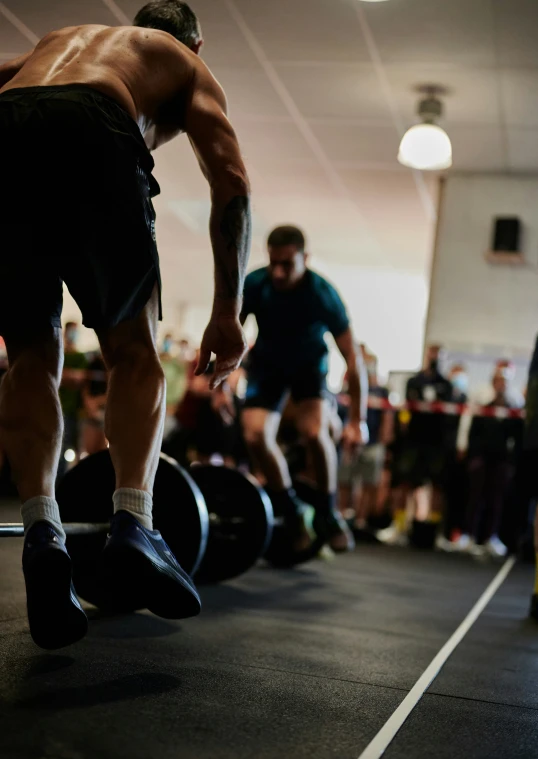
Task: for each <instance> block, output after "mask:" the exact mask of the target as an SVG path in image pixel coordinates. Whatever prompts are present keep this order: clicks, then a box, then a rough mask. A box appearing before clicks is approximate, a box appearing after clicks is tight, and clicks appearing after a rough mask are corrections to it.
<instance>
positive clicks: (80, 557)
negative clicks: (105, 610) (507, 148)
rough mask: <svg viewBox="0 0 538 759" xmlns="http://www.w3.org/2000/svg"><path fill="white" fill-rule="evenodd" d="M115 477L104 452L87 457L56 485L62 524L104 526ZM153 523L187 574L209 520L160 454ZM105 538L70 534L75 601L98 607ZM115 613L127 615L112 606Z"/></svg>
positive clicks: (180, 473)
mask: <svg viewBox="0 0 538 759" xmlns="http://www.w3.org/2000/svg"><path fill="white" fill-rule="evenodd" d="M115 485H116V477H115V474H114V467H113V466H112V461H111V459H110V454H109V452H108V450H106V451H100V452H99V453H96V454H94V455H92V456H88V457H86V458H84V459H82V461H81V462H80V463H79V464H77V466H75V467H74V468H73V469H71V470H70V471H69V472H67V474H66V475H65V476H64V477H63V478H62V480H61V481H60V483H59V485H58V487H57V491H56V498H57V500H58V503H59V506H60V513H61V516H62V520H63V521H65V522H108V521H109V520H110V518H111V517H112V514H113V511H114V509H113V503H112V495H113V493H114V490H115ZM153 521H154V527H155V529H156V530H160V532H161V534H162V536H163V538H164V539H165V541H166V542H167V543H168V545H169V547H170V549H171V551H172V552H173V554H174V555H175V556H176V558H177V560H178V561H179V563H180V564H181V566H182V567H183V569H184V570H185V571H186V572H188V573H189V574H193V573H194V572H195V571H196V569H197V567H198V565H199V564H200V561H201V558H202V556H203V554H204V551H205V547H206V545H207V535H208V530H209V519H208V514H207V509H206V506H205V502H204V499H203V496H202V494H201V493H200V490H199V488H198V487H197V485H196V484H195V483H194V481H193V480H192V478H191V477H190V476H189V474H188V473H187V472H186V471H185V470H184V469H182V468H181V467H180V466H179V464H177V462H175V461H174V460H173V459H170V458H169V457H168V456H165V455H164V454H161V457H160V460H159V466H158V469H157V475H156V478H155V486H154V491H153ZM105 541H106V534H101V535H70V536H69V537H68V538H67V548H68V550H69V553H70V555H71V559H72V561H73V580H74V583H75V588H76V590H77V592H78V594H79V595H80V596H81V598H84V599H85V600H86V601H89V602H90V603H92V604H94V605H95V606H99V607H101V608H102V607H104V606H106V605H107V604H106V603H105V601H104V598H103V596H102V593H101V590H100V588H99V583H98V579H97V568H98V559H99V554H100V553H101V551H102V549H103V547H104V544H105ZM114 610H115V611H128V610H129V609H121V608H120V607H119V606H117V607H115V609H114Z"/></svg>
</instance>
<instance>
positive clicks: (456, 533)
mask: <svg viewBox="0 0 538 759" xmlns="http://www.w3.org/2000/svg"><path fill="white" fill-rule="evenodd" d="M448 379H449V381H450V382H451V384H452V400H453V402H454V403H457V404H466V403H467V401H468V397H469V396H468V394H469V376H468V374H467V369H466V367H465V366H464V365H463V364H461V363H456V364H453V365H452V366H451V368H450V370H449V372H448ZM460 422H461V412H460V409H457V410H456V409H455V410H454V413H453V414H447V416H446V419H445V425H446V456H447V460H446V480H445V497H446V502H445V515H444V520H443V534H442V536H440V537H439V539H438V541H437V547H438V548H440V549H441V550H445V551H451V550H453V548H454V544H453V542H454V541H455V540H458V538H459V537H460V535H461V533H462V530H463V529H464V521H465V510H466V504H467V463H466V460H465V456H464V455H462V454H461V453H460V452H459V451H458V446H457V440H458V430H459V426H460Z"/></svg>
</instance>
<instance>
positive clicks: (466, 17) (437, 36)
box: [361, 0, 511, 66]
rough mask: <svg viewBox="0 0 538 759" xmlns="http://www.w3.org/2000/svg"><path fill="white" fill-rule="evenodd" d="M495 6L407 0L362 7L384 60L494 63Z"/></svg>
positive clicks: (478, 1) (479, 1)
mask: <svg viewBox="0 0 538 759" xmlns="http://www.w3.org/2000/svg"><path fill="white" fill-rule="evenodd" d="M510 2H511V0H510ZM491 6H492V3H491V0H405V2H389V3H379V4H377V3H373V4H366V5H364V6H362V5H361V9H362V10H363V11H364V13H365V14H366V17H367V19H368V22H369V24H370V27H371V29H372V31H373V34H374V37H375V40H376V42H377V45H378V47H379V51H380V53H381V58H382V60H383V61H384V62H385V63H393V62H396V63H405V62H407V63H409V62H415V63H439V62H443V63H460V64H462V63H463V64H466V65H471V66H492V65H494V64H495V47H494V35H493V28H494V27H493V17H492V12H491Z"/></svg>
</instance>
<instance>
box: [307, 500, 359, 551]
mask: <svg viewBox="0 0 538 759" xmlns="http://www.w3.org/2000/svg"><path fill="white" fill-rule="evenodd" d="M314 529H315V531H316V533H317V534H318V535H319V537H320V538H321V539H323V540H324V541H325V542H326V543H328V545H329V546H330V547H331V548H332V550H333V551H334V552H335V553H347V552H348V551H353V550H354V549H355V538H354V537H353V533H352V532H351V530H350V529H349V525H348V523H347V522H346V520H345V519H344V517H343V516H342V515H341V514H340V512H339V511H337V510H336V509H331V510H330V511H324V510H321V509H318V510H317V511H316V516H315V517H314Z"/></svg>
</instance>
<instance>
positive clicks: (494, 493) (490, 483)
mask: <svg viewBox="0 0 538 759" xmlns="http://www.w3.org/2000/svg"><path fill="white" fill-rule="evenodd" d="M511 476H512V467H511V466H510V465H509V464H508V462H506V461H495V460H493V461H489V462H487V464H486V473H485V483H484V497H485V502H486V515H485V525H484V530H485V534H484V542H485V543H486V542H487V541H488V540H489V539H490V538H491V537H493V536H497V535H498V532H499V528H500V526H501V519H502V515H503V508H504V499H505V496H506V492H507V489H508V484H509V482H510V478H511Z"/></svg>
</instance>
